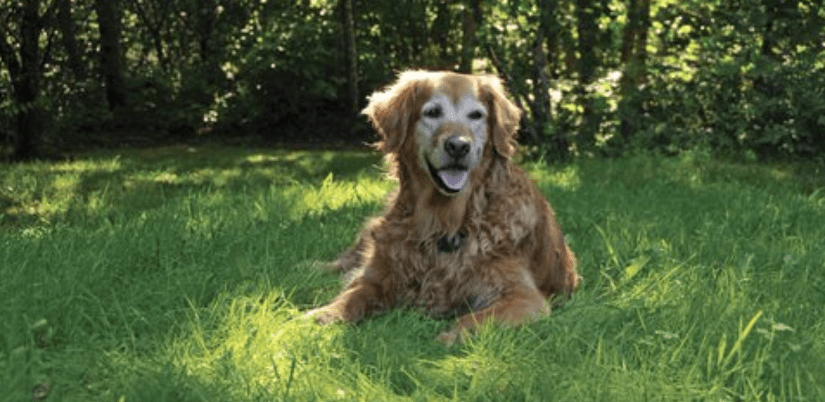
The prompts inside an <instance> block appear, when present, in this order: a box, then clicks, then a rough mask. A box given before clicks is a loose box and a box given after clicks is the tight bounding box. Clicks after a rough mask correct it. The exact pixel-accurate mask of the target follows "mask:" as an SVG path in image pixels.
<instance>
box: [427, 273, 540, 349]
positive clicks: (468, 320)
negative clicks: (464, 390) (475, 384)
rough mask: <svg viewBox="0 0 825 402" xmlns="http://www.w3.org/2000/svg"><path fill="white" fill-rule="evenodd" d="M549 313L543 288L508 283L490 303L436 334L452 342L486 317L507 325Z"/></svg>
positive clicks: (449, 344) (461, 338) (442, 340)
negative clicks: (542, 292)
mask: <svg viewBox="0 0 825 402" xmlns="http://www.w3.org/2000/svg"><path fill="white" fill-rule="evenodd" d="M548 314H550V306H549V304H548V303H547V301H546V300H545V299H544V296H542V294H541V292H539V290H538V289H536V287H535V285H533V284H532V282H531V283H518V284H514V285H512V286H511V287H509V288H508V289H507V291H506V293H504V294H503V295H502V296H501V297H500V298H498V299H497V300H494V301H493V302H492V304H490V305H489V306H487V307H485V308H483V309H481V310H478V311H474V312H471V313H468V314H465V315H463V316H461V317H460V318H459V319H458V323H457V324H456V325H455V326H454V327H453V328H452V329H450V330H449V331H445V332H442V333H441V334H440V335H438V337H437V338H436V339H437V340H438V341H439V342H441V343H443V344H445V345H447V346H451V345H452V344H454V343H455V341H456V340H459V341H461V340H463V338H464V337H465V336H466V335H467V333H468V332H470V331H472V330H474V329H475V328H476V327H478V326H479V325H481V324H483V323H484V322H486V321H487V320H491V319H492V320H494V321H495V322H499V323H503V324H506V325H513V326H515V325H519V324H524V323H526V322H529V321H532V320H535V319H537V318H541V317H544V316H546V315H548Z"/></svg>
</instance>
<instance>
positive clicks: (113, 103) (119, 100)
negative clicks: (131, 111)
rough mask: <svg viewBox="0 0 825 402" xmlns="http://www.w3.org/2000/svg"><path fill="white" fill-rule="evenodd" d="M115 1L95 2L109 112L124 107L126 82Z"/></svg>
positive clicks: (97, 0)
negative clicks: (122, 65)
mask: <svg viewBox="0 0 825 402" xmlns="http://www.w3.org/2000/svg"><path fill="white" fill-rule="evenodd" d="M118 6H119V2H118V1H117V0H96V1H95V10H96V11H97V23H98V25H99V29H100V70H101V74H102V76H103V83H104V85H105V87H106V100H107V101H108V103H109V110H111V111H115V110H116V109H119V108H120V107H122V106H125V105H126V82H125V80H124V78H123V68H122V67H121V50H120V11H119V7H118Z"/></svg>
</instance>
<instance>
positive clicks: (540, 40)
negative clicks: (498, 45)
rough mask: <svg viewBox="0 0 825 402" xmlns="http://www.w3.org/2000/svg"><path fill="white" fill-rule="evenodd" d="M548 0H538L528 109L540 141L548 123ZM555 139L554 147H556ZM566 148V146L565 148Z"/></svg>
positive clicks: (543, 137) (549, 10) (549, 9)
mask: <svg viewBox="0 0 825 402" xmlns="http://www.w3.org/2000/svg"><path fill="white" fill-rule="evenodd" d="M550 3H551V1H550V0H539V24H538V28H537V29H536V36H535V42H534V45H533V83H534V84H533V102H532V104H531V105H530V106H531V107H530V109H532V112H533V130H534V131H535V132H536V137H538V138H539V140H540V141H543V140H544V139H545V134H546V132H547V128H548V126H549V125H550V87H549V85H548V83H547V73H546V72H545V70H546V68H547V57H546V54H545V52H544V45H545V42H544V37H545V35H546V34H547V30H548V25H549V20H550V15H549V14H548V13H550V12H552V9H551V8H550ZM555 139H556V138H553V139H552V141H553V142H554V144H553V145H554V148H555V149H556V150H559V149H558V148H556V146H555V145H556V144H555ZM565 149H566V148H565Z"/></svg>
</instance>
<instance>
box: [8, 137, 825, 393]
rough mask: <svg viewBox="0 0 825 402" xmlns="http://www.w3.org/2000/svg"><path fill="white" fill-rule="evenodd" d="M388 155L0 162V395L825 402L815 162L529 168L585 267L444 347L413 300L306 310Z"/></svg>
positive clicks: (375, 195)
mask: <svg viewBox="0 0 825 402" xmlns="http://www.w3.org/2000/svg"><path fill="white" fill-rule="evenodd" d="M379 161H380V159H379V157H378V155H375V154H371V153H336V152H285V151H271V150H261V149H258V150H256V149H248V148H247V149H241V148H217V147H215V148H213V147H182V146H178V147H168V148H157V149H143V150H130V149H121V150H119V151H118V152H104V153H97V154H93V155H87V156H85V157H80V158H78V159H77V160H75V161H71V162H61V163H27V164H17V165H3V166H2V169H0V277H2V278H3V280H2V281H0V378H2V379H3V381H0V395H2V397H0V399H3V400H10V401H12V400H13V401H17V400H33V399H34V400H42V401H50V400H67V401H75V400H76V401H97V400H100V401H104V400H105V401H111V400H125V401H131V400H135V401H143V400H155V401H189V400H192V401H201V400H232V401H255V400H411V401H413V400H414V401H418V400H426V401H430V400H437V401H441V400H445V401H446V400H501V401H512V400H543V399H546V398H547V396H548V395H552V396H553V397H554V398H557V399H559V400H575V401H593V400H604V401H616V400H621V401H635V400H639V401H642V400H650V399H655V400H679V401H681V400H783V401H796V400H799V401H802V400H822V399H823V398H825V388H823V383H822V381H821V373H822V368H823V365H825V348H823V345H825V335H823V333H822V328H823V326H825V321H823V320H825V314H824V313H825V312H824V311H823V306H825V293H823V292H822V289H823V287H825V280H823V277H822V275H821V272H822V269H823V268H825V266H823V261H825V248H823V245H822V241H821V239H822V238H823V236H825V228H824V227H823V226H822V224H821V222H822V221H823V220H825V215H823V213H824V212H823V211H825V197H823V195H825V193H823V189H825V181H823V177H825V176H823V166H821V165H814V164H810V163H805V164H802V163H794V164H764V163H760V164H752V163H729V162H722V161H719V160H715V159H713V158H711V157H709V155H707V154H702V153H687V154H684V155H682V156H681V157H679V158H663V157H651V156H634V157H624V158H614V159H610V160H593V159H582V160H579V161H577V162H575V163H572V164H567V165H563V166H548V165H546V164H543V163H533V164H530V165H529V166H527V167H526V168H527V170H528V172H529V173H530V175H531V176H532V177H533V178H534V179H535V180H536V182H537V183H538V185H539V188H540V189H541V190H542V192H543V193H544V194H546V195H547V196H548V197H549V199H550V201H551V202H552V203H553V206H554V207H555V210H556V212H557V213H558V217H559V220H560V224H561V225H562V227H563V228H564V229H565V233H566V234H567V240H568V241H569V242H570V243H571V247H572V248H573V249H574V250H575V251H576V253H577V256H578V257H579V260H580V262H581V273H582V275H583V277H584V285H583V286H582V287H581V288H580V289H579V292H578V293H577V294H576V296H575V297H574V298H573V300H572V301H570V302H569V303H567V304H565V305H563V306H561V307H560V308H557V309H555V310H554V312H553V314H552V315H551V316H550V317H548V318H545V319H541V320H538V321H537V322H535V323H532V324H529V325H526V326H524V327H520V328H506V327H500V326H487V327H485V328H483V329H482V330H481V331H480V333H479V334H477V335H476V336H475V337H472V338H471V339H469V341H468V342H467V344H465V345H461V346H456V347H454V348H452V349H447V348H445V347H443V346H442V345H441V344H439V343H437V342H436V341H435V340H434V337H435V335H436V334H437V333H438V332H439V331H441V330H443V329H445V328H446V327H447V326H448V325H450V322H447V321H438V320H433V319H431V318H428V317H426V316H424V315H422V314H420V313H418V312H415V311H394V312H391V313H389V314H386V315H384V316H381V317H378V318H374V319H370V320H367V321H365V322H362V323H360V324H359V325H356V326H348V325H332V326H327V327H318V326H316V325H314V324H313V323H311V322H307V321H305V320H301V319H300V316H301V313H302V311H304V310H306V309H308V308H311V307H315V306H318V305H320V304H321V303H323V302H325V301H328V300H329V299H330V298H331V297H333V296H334V295H335V293H336V292H337V291H338V289H339V279H338V277H337V275H334V274H331V273H328V272H324V270H323V267H325V263H324V262H325V261H329V260H331V259H332V258H334V256H335V255H336V254H337V253H338V252H340V251H342V250H343V249H344V248H345V247H347V246H348V245H350V244H351V242H352V241H353V240H354V238H355V235H356V233H357V231H358V229H359V228H360V227H361V224H362V222H363V219H364V218H365V217H367V216H369V215H371V214H375V213H378V212H380V210H381V207H382V200H383V198H384V196H385V195H386V194H387V193H388V192H390V191H391V188H392V183H389V182H387V181H386V180H383V179H382V178H381V173H380V171H379V169H378V168H376V167H375V165H376V164H378V163H380V162H379ZM330 172H331V173H330Z"/></svg>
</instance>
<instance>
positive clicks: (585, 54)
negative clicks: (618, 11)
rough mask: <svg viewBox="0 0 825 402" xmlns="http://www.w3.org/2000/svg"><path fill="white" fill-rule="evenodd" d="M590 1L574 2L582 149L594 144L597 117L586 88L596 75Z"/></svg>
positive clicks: (592, 16) (592, 13) (594, 35)
mask: <svg viewBox="0 0 825 402" xmlns="http://www.w3.org/2000/svg"><path fill="white" fill-rule="evenodd" d="M595 6H596V5H595V4H593V1H591V0H576V20H577V21H576V28H577V29H576V30H577V32H578V34H579V41H578V50H579V60H578V71H579V84H578V90H577V92H578V95H579V102H580V104H581V106H582V109H583V112H582V123H581V127H579V143H580V144H582V145H583V146H584V147H591V146H592V145H593V144H594V143H595V139H594V136H595V134H596V130H597V129H598V119H597V118H598V116H596V114H595V111H594V110H593V100H592V99H591V98H590V95H589V94H588V93H587V86H588V85H589V84H590V83H591V82H592V81H593V76H594V75H595V73H596V64H597V60H596V51H595V45H596V33H597V31H598V25H597V24H596V18H597V15H596V12H597V11H596V8H595Z"/></svg>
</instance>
